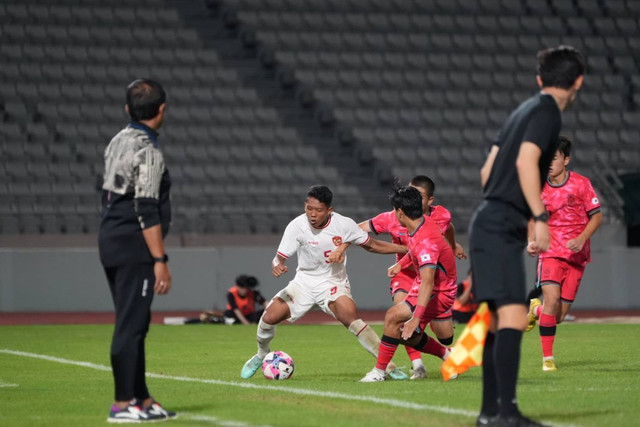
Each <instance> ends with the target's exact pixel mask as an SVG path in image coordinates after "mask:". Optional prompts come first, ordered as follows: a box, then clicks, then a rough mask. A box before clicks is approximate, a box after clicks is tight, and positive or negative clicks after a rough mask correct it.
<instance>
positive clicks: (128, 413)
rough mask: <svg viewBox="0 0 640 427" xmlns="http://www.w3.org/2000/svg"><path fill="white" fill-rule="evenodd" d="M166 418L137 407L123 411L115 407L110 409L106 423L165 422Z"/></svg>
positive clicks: (128, 407) (133, 406) (129, 407)
mask: <svg viewBox="0 0 640 427" xmlns="http://www.w3.org/2000/svg"><path fill="white" fill-rule="evenodd" d="M166 419H167V417H164V416H162V415H156V414H152V413H150V412H149V411H145V410H144V409H142V408H141V407H140V406H138V405H133V404H131V405H129V406H127V407H126V408H124V409H119V408H118V407H117V406H116V405H113V406H112V407H111V410H110V411H109V418H107V422H108V423H117V424H122V423H152V422H156V421H163V420H166Z"/></svg>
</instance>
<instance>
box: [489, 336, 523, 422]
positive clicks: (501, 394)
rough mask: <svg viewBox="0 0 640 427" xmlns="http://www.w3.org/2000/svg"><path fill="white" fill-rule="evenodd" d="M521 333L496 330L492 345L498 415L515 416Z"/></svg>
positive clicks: (516, 411)
mask: <svg viewBox="0 0 640 427" xmlns="http://www.w3.org/2000/svg"><path fill="white" fill-rule="evenodd" d="M521 342H522V331H519V330H517V329H511V328H504V329H500V330H498V332H497V333H496V341H495V345H494V348H495V350H494V357H495V370H496V379H497V380H498V398H499V405H500V415H503V416H512V415H515V414H517V413H518V412H519V411H518V402H517V401H516V384H517V383H518V368H519V367H520V344H521Z"/></svg>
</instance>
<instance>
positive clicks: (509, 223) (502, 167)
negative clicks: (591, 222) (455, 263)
mask: <svg viewBox="0 0 640 427" xmlns="http://www.w3.org/2000/svg"><path fill="white" fill-rule="evenodd" d="M584 71H585V60H584V57H583V56H582V54H581V53H580V52H578V51H577V50H576V49H574V48H572V47H569V46H559V47H557V48H551V49H546V50H543V51H540V52H539V53H538V65H537V81H538V85H539V86H540V87H541V89H542V90H541V91H540V92H539V93H538V94H536V95H534V96H532V97H531V98H529V99H527V100H526V101H524V102H523V103H522V104H520V106H518V108H516V109H515V110H514V111H513V112H512V113H511V115H510V116H509V118H508V119H507V121H506V123H505V124H504V126H503V128H502V129H501V131H500V133H499V134H498V138H497V141H496V142H495V143H494V144H493V145H492V146H491V149H490V151H489V155H488V157H487V160H486V162H485V164H484V166H483V167H482V170H481V173H480V174H481V180H482V186H483V198H484V200H483V202H482V203H481V204H480V206H478V208H477V209H476V211H475V212H474V214H473V217H472V219H471V224H470V255H471V268H472V270H473V286H474V288H475V292H476V298H477V299H478V301H487V302H488V304H489V309H490V311H491V327H490V331H489V333H488V334H487V340H486V344H485V347H484V353H483V366H482V377H483V378H482V380H483V386H482V408H481V411H480V415H479V416H478V418H477V420H476V424H477V425H478V426H540V425H541V424H539V423H537V422H535V421H533V420H530V419H528V418H526V417H524V416H523V415H522V414H521V413H520V410H519V409H518V403H517V400H516V384H517V382H518V368H519V364H520V343H521V341H522V333H523V331H524V330H525V328H526V326H527V305H526V304H527V303H526V294H525V269H524V260H523V251H524V249H525V246H526V245H527V223H528V221H529V219H531V218H532V219H533V220H534V222H535V225H534V239H533V241H534V244H535V245H536V246H537V248H538V250H540V251H545V250H546V249H547V248H548V247H549V227H548V225H547V219H548V214H547V213H546V212H545V209H544V205H543V203H542V200H541V198H540V193H541V189H542V186H543V184H544V181H545V179H546V177H547V175H548V172H549V166H550V164H551V160H552V158H553V155H554V153H555V151H556V143H557V141H558V135H559V133H560V128H561V126H562V122H561V112H562V111H564V110H566V109H567V108H569V107H570V106H571V104H573V102H574V101H575V99H576V95H577V93H578V90H579V89H580V86H581V85H582V81H583V75H584Z"/></svg>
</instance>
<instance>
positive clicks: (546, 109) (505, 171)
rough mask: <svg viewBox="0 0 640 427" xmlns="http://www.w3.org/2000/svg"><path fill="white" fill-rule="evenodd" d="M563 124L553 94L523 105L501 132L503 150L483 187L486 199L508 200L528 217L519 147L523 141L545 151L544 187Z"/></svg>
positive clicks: (541, 162)
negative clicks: (522, 187) (519, 166)
mask: <svg viewBox="0 0 640 427" xmlns="http://www.w3.org/2000/svg"><path fill="white" fill-rule="evenodd" d="M561 126H562V119H561V115H560V109H559V108H558V105H557V104H556V101H555V100H554V99H553V97H552V96H551V95H548V94H542V93H538V94H537V95H534V96H532V97H531V98H529V99H527V100H526V101H524V102H523V103H522V104H520V106H519V107H518V108H516V109H515V110H514V111H513V112H512V113H511V115H510V116H509V118H508V119H507V121H506V123H505V125H504V127H503V128H502V129H501V130H500V133H499V134H498V140H497V142H496V143H495V144H496V145H498V147H500V150H499V151H498V155H497V156H496V159H495V162H494V164H493V167H492V169H491V175H490V176H489V179H488V181H487V183H486V185H485V187H484V198H485V199H487V200H498V201H502V202H506V203H509V204H511V205H513V206H514V207H515V208H516V209H518V210H519V211H520V212H522V213H523V214H524V215H525V216H527V217H529V216H531V211H530V209H529V206H528V205H527V202H526V200H525V198H524V195H523V194H522V189H521V188H520V181H519V179H518V170H517V168H516V166H515V165H516V159H517V158H518V153H519V151H520V146H521V145H522V143H523V142H531V143H534V144H536V145H537V146H538V147H540V150H542V155H541V156H540V161H539V168H540V187H541V188H542V186H543V185H544V180H545V179H546V177H547V175H548V171H549V165H550V164H551V160H552V159H553V155H554V154H555V151H556V145H557V141H558V135H559V134H560V128H561Z"/></svg>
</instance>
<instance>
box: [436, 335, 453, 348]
mask: <svg viewBox="0 0 640 427" xmlns="http://www.w3.org/2000/svg"><path fill="white" fill-rule="evenodd" d="M438 341H440V344H442V345H446V346H447V347H448V346H450V345H451V344H452V343H453V335H451V336H450V337H448V338H438Z"/></svg>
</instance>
